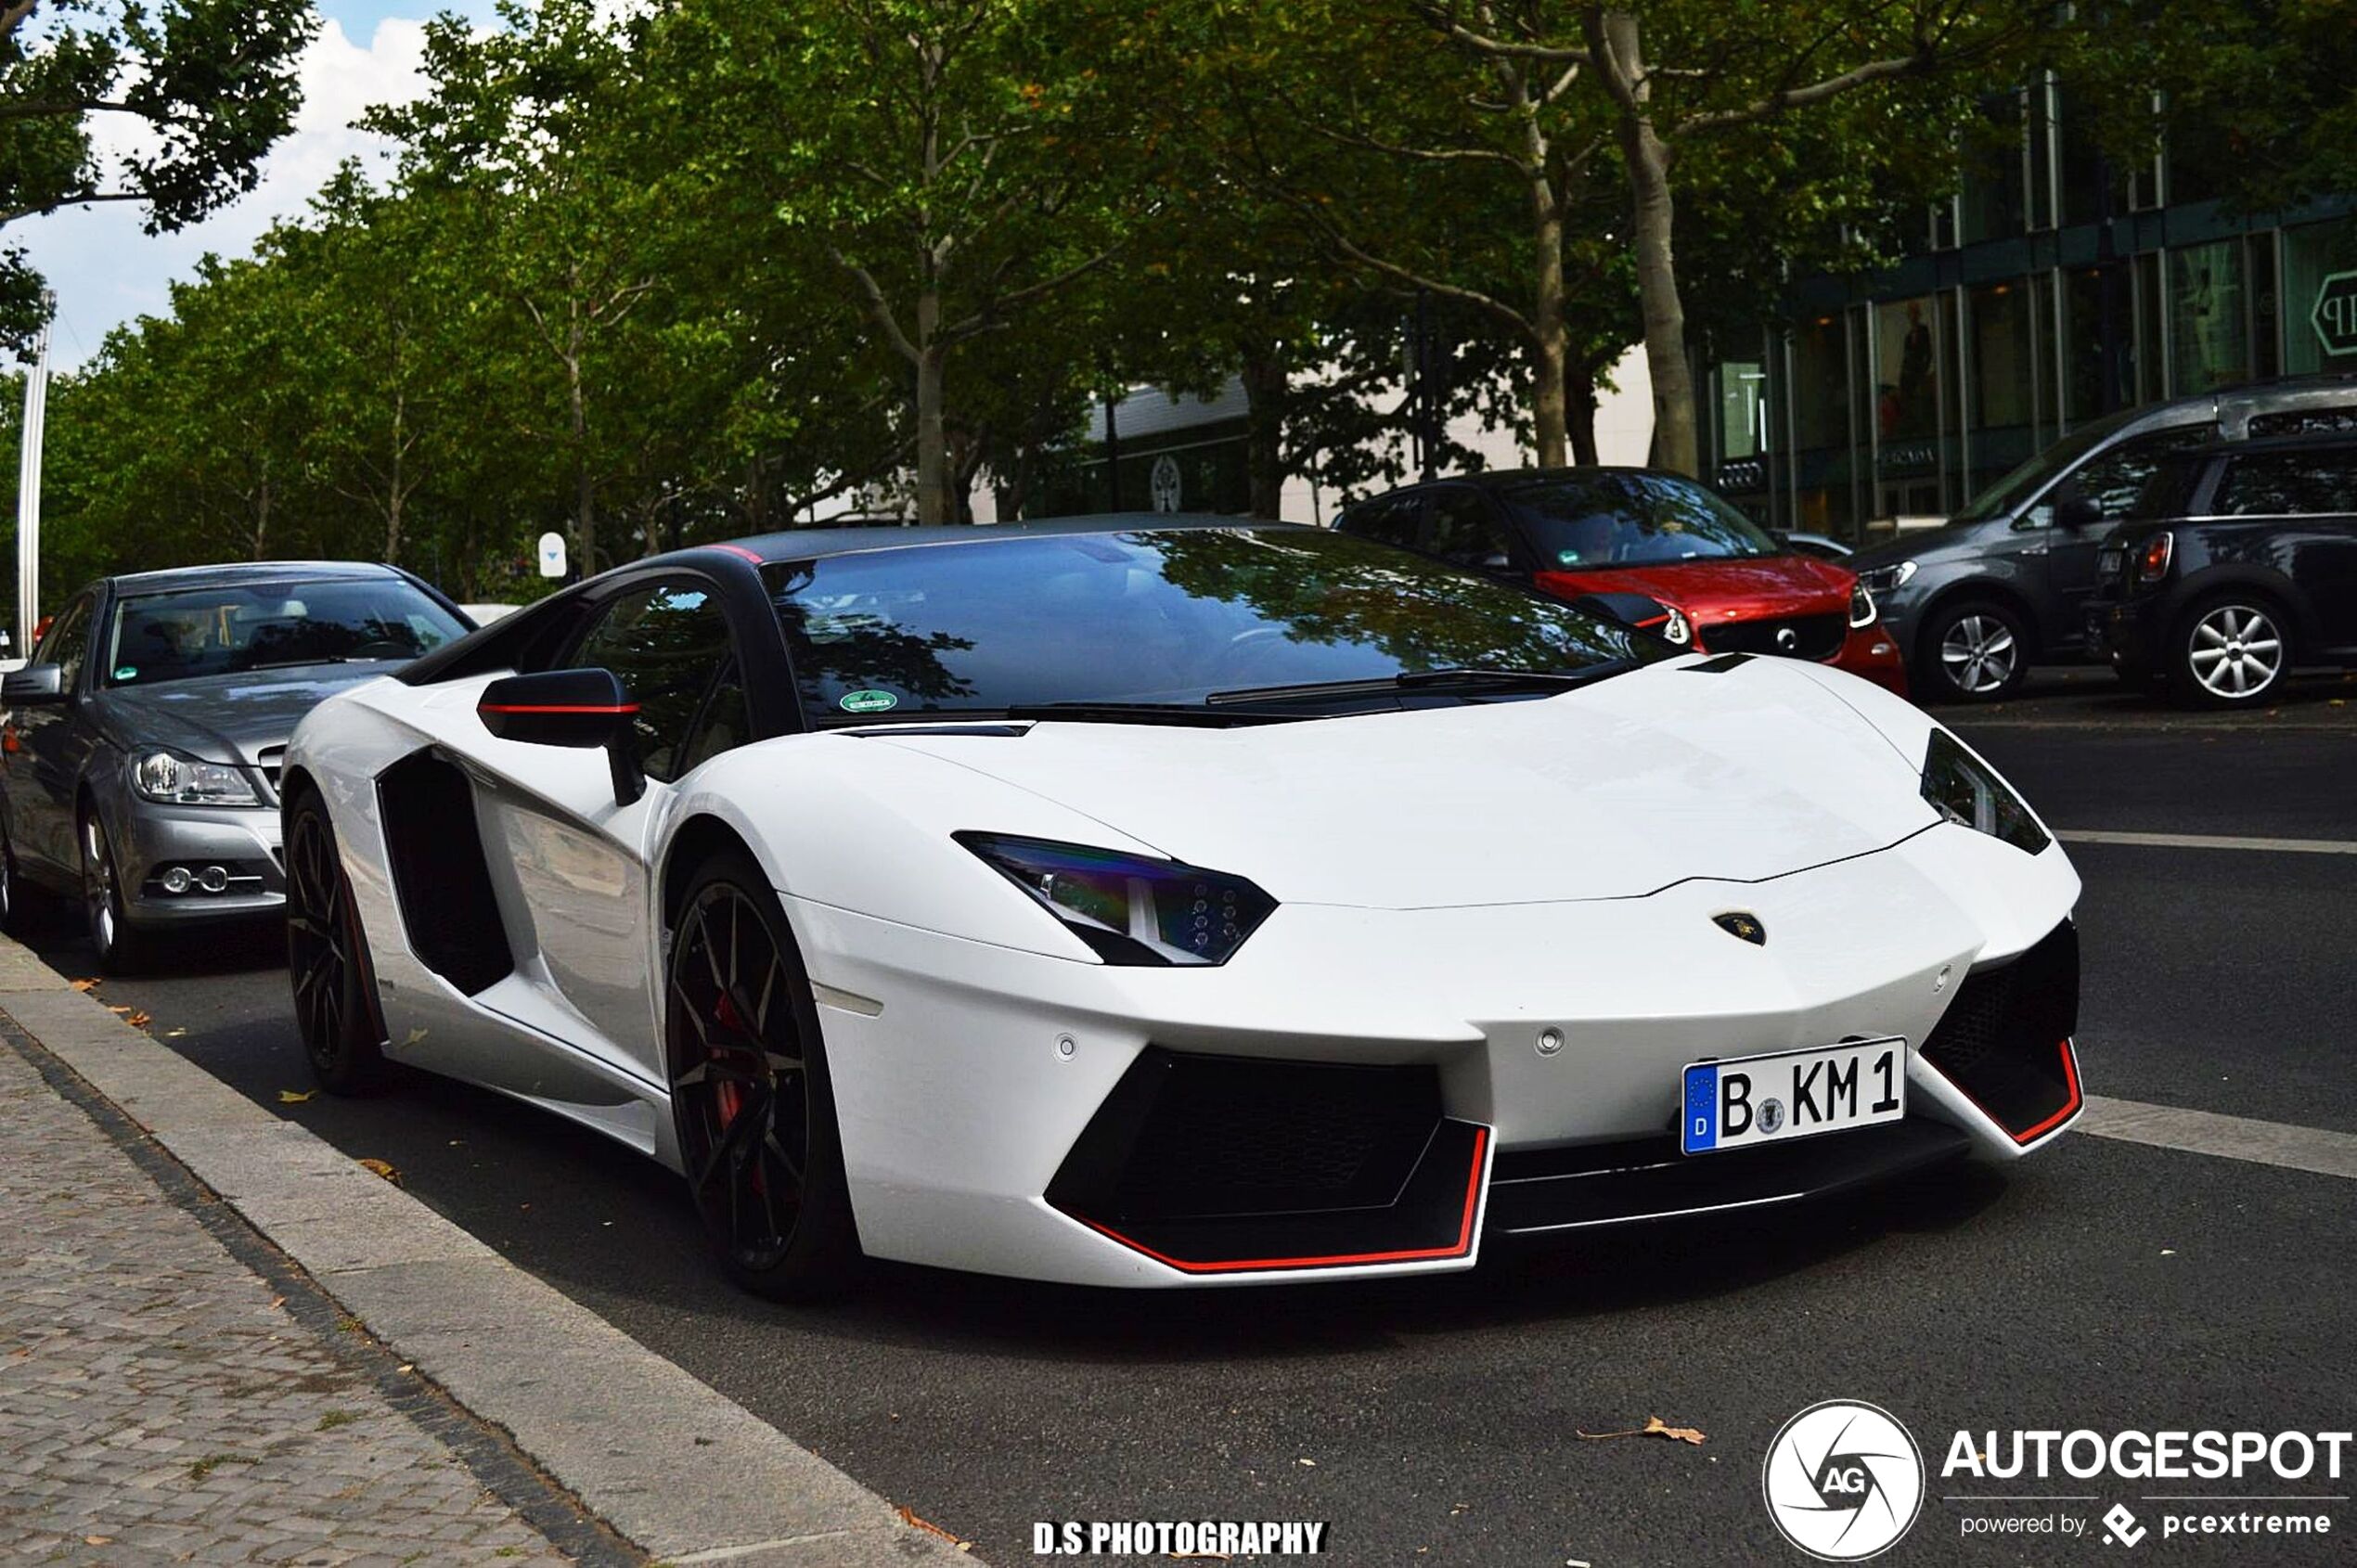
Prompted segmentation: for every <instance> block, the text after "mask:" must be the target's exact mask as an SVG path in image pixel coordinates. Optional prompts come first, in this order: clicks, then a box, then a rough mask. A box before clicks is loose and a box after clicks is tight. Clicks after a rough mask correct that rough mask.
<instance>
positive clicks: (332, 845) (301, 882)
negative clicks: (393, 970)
mask: <svg viewBox="0 0 2357 1568" xmlns="http://www.w3.org/2000/svg"><path fill="white" fill-rule="evenodd" d="M370 973H371V971H370V970H369V967H368V956H367V944H366V943H365V941H364V940H363V939H362V936H361V931H360V916H359V912H358V910H357V909H356V908H354V905H353V901H352V880H351V879H350V878H349V877H347V876H345V875H344V869H343V857H342V855H340V854H338V853H337V850H336V830H335V826H334V824H332V823H330V822H329V821H328V808H327V806H326V804H325V803H322V802H321V801H320V799H319V797H318V795H316V793H311V792H305V793H304V794H303V796H302V797H300V799H298V800H297V802H296V803H295V807H294V810H293V812H292V814H291V815H290V817H289V820H288V827H287V974H288V978H289V980H290V982H291V983H292V984H293V987H294V1009H295V1025H296V1028H297V1030H298V1032H299V1033H300V1034H301V1035H303V1055H305V1056H306V1057H308V1058H309V1059H310V1060H311V1072H312V1075H313V1076H314V1077H316V1078H317V1079H318V1080H319V1086H320V1087H322V1088H324V1089H326V1090H328V1092H329V1093H330V1094H360V1093H364V1092H366V1091H367V1090H368V1089H371V1088H373V1087H375V1086H377V1085H378V1084H379V1083H380V1082H381V1081H382V1080H383V1077H384V1071H385V1061H384V1051H383V1042H384V1026H383V1024H382V1023H381V1022H380V1020H379V1015H378V1011H377V1006H376V995H375V992H376V987H375V985H374V983H372V981H371V979H370Z"/></svg>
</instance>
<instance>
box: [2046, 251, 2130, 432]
mask: <svg viewBox="0 0 2357 1568" xmlns="http://www.w3.org/2000/svg"><path fill="white" fill-rule="evenodd" d="M2128 293H2129V290H2128V272H2127V269H2126V268H2125V267H2122V266H2119V265H2118V264H2114V265H2111V266H2103V267H2081V268H2080V269H2079V270H2078V271H2076V272H2073V273H2071V274H2069V275H2068V276H2067V278H2066V280H2065V282H2064V285H2063V326H2062V341H2063V377H2064V385H2063V418H2064V419H2065V421H2066V422H2067V423H2069V424H2074V425H2077V424H2083V423H2085V422H2086V421H2087V420H2089V419H2092V418H2095V417H2096V416H2097V415H2099V414H2106V413H2109V412H2110V411H2111V410H2112V409H2114V408H2117V407H2119V406H2120V404H2121V402H2122V401H2123V398H2124V397H2125V396H2126V395H2128V394H2129V393H2130V392H2132V389H2133V388H2134V387H2135V385H2136V332H2135V324H2134V323H2133V322H2132V320H2130V318H2129V314H2128Z"/></svg>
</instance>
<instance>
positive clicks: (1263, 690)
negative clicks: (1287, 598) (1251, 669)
mask: <svg viewBox="0 0 2357 1568" xmlns="http://www.w3.org/2000/svg"><path fill="white" fill-rule="evenodd" d="M1635 663H1636V661H1635V660H1633V659H1606V660H1603V661H1601V662H1597V663H1594V664H1591V665H1589V666H1587V667H1586V668H1585V669H1580V670H1500V669H1491V668H1488V667H1487V666H1482V665H1472V666H1460V667H1457V668H1452V669H1446V670H1402V671H1400V672H1399V673H1398V674H1397V675H1378V676H1375V677H1374V678H1372V679H1371V680H1346V681H1313V682H1310V683H1308V684H1307V685H1303V686H1250V687H1241V688H1237V689H1236V690H1233V691H1215V692H1213V693H1212V694H1211V695H1210V696H1208V697H1206V698H1204V704H1205V705H1206V706H1209V707H1225V706H1228V705H1230V704H1234V703H1244V702H1282V701H1285V700H1292V699H1298V698H1308V699H1312V700H1322V699H1325V698H1334V697H1387V696H1390V695H1392V694H1394V693H1396V692H1401V691H1420V690H1424V689H1427V688H1465V689H1471V690H1488V691H1514V690H1521V691H1568V690H1570V689H1571V688H1574V687H1578V686H1586V685H1587V684H1588V683H1589V682H1591V681H1597V680H1602V679H1604V677H1605V676H1606V675H1618V674H1620V672H1621V671H1623V670H1626V669H1629V668H1631V667H1633V666H1634V665H1635Z"/></svg>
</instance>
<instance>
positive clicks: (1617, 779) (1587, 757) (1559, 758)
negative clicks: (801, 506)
mask: <svg viewBox="0 0 2357 1568" xmlns="http://www.w3.org/2000/svg"><path fill="white" fill-rule="evenodd" d="M1782 664H1783V662H1782V661H1778V660H1764V659H1758V660H1750V661H1747V662H1744V663H1743V664H1741V665H1739V666H1737V667H1735V668H1732V669H1729V670H1725V671H1723V672H1721V673H1708V672H1706V671H1703V670H1699V669H1697V668H1696V667H1695V664H1694V662H1693V661H1690V660H1680V661H1675V662H1666V663H1660V664H1654V665H1649V666H1647V667H1645V668H1643V669H1642V670H1637V671H1633V672H1630V673H1629V674H1627V675H1619V676H1616V677H1613V678H1611V679H1608V680H1604V681H1602V682H1599V683H1598V684H1597V685H1595V686H1593V687H1589V688H1583V689H1580V690H1577V691H1571V692H1565V693H1564V694H1562V695H1559V696H1555V697H1552V698H1546V699H1541V700H1516V701H1500V702H1484V703H1475V704H1468V705H1465V706H1461V707H1445V708H1434V709H1423V710H1416V711H1411V712H1396V711H1395V712H1385V713H1368V714H1363V715H1358V716H1353V717H1349V718H1338V719H1320V720H1309V721H1305V722H1300V723H1290V724H1272V725H1261V726H1242V727H1237V728H1232V729H1203V728H1194V727H1188V726H1146V725H1097V724H1061V723H1052V722H1050V723H1040V724H1037V725H1034V726H1032V727H1031V728H1030V730H1029V732H1028V733H1027V734H1024V735H1023V736H1022V737H1021V738H1019V739H1018V738H1009V737H1004V736H1003V735H1002V736H999V737H995V738H983V737H978V736H974V735H971V734H966V735H950V734H938V735H924V734H915V733H911V734H907V735H892V736H890V737H889V738H888V739H889V743H891V744H895V745H899V746H904V747H908V748H910V749H912V750H916V751H920V752H925V753H928V754H930V755H932V756H934V757H937V758H939V759H941V760H942V761H944V762H946V763H950V764H955V765H959V766H961V767H966V768H971V769H974V770H976V771H978V772H981V773H984V774H986V775H988V776H990V777H992V778H998V779H999V780H1001V781H1003V782H1005V783H1008V784H1011V785H1014V786H1016V787H1018V788H1021V789H1023V790H1027V791H1029V792H1032V793H1034V794H1037V795H1041V796H1045V797H1047V798H1049V799H1050V800H1052V801H1055V802H1057V803H1060V804H1062V805H1063V806H1065V807H1068V808H1070V809H1072V810H1074V811H1076V812H1079V813H1083V814H1085V815H1087V816H1090V817H1093V818H1095V819H1096V820H1098V821H1100V822H1102V823H1104V824H1105V825H1106V826H1107V827H1109V828H1111V829H1114V830H1116V831H1118V832H1119V833H1121V834H1123V835H1126V836H1127V837H1128V838H1129V839H1132V840H1135V841H1136V842H1140V843H1145V844H1150V845H1153V847H1155V848H1156V849H1158V850H1159V851H1160V852H1161V853H1163V854H1165V855H1169V856H1170V857H1172V858H1173V859H1177V860H1181V861H1185V862H1187V863H1189V864H1191V865H1197V866H1203V867H1206V868H1213V869H1217V870H1221V871H1228V872H1231V873H1234V874H1237V875H1241V876H1244V877H1249V878H1250V879H1252V880H1254V881H1256V882H1257V883H1259V884H1260V885H1261V886H1262V887H1263V888H1265V889H1266V890H1267V891H1268V892H1269V893H1270V894H1271V895H1272V896H1274V897H1276V898H1277V899H1278V900H1280V901H1281V902H1288V903H1323V904H1338V905H1353V906H1366V907H1381V908H1422V907H1438V906H1466V905H1484V904H1518V903H1540V902H1552V901H1560V900H1568V899H1597V898H1631V897H1641V896H1642V895H1644V894H1646V893H1654V892H1656V891H1658V890H1659V889H1661V888H1664V887H1667V886H1668V885H1670V884H1672V883H1675V882H1680V881H1683V880H1689V879H1692V878H1714V879H1725V880H1731V881H1737V882H1747V881H1758V880H1762V879H1765V878H1769V877H1775V876H1781V875H1784V874H1785V873H1788V872H1792V871H1797V870H1802V869H1805V868H1809V867H1812V866H1819V865H1823V864H1825V863H1826V862H1829V861H1834V860H1840V859H1845V858H1848V857H1849V856H1852V855H1863V854H1867V853H1870V852H1872V851H1874V850H1878V849H1883V848H1886V847H1887V846H1889V845H1891V844H1893V843H1896V842H1899V841H1900V840H1901V839H1904V838H1907V837H1908V836H1910V835H1911V834H1913V833H1915V832H1917V831H1920V830H1921V829H1924V828H1926V827H1927V826H1929V825H1930V824H1931V823H1932V822H1933V821H1934V820H1936V818H1935V816H1934V815H1933V813H1932V810H1931V808H1930V807H1929V806H1927V805H1926V804H1925V803H1924V802H1923V800H1922V798H1921V796H1920V794H1919V793H1918V790H1917V772H1916V765H1915V764H1914V763H1913V762H1911V761H1909V760H1908V759H1907V758H1905V757H1903V756H1901V755H1900V752H1899V751H1898V749H1897V748H1896V747H1895V746H1894V745H1893V744H1892V743H1891V742H1890V741H1889V740H1887V739H1885V738H1884V736H1883V734H1882V732H1881V731H1879V730H1877V729H1875V728H1874V726H1871V725H1869V724H1868V723H1867V722H1866V721H1865V720H1864V719H1863V718H1861V716H1860V714H1859V713H1857V712H1856V711H1855V710H1853V709H1852V708H1851V707H1850V706H1849V705H1848V703H1847V702H1846V701H1844V700H1842V698H1841V697H1840V696H1839V695H1837V693H1838V692H1839V690H1840V686H1839V685H1838V684H1834V685H1828V684H1825V683H1822V682H1820V681H1818V680H1814V679H1811V678H1810V674H1809V673H1807V672H1805V671H1804V670H1802V669H1800V668H1798V667H1795V668H1790V669H1786V668H1783V667H1781V666H1782ZM1846 678H1847V677H1843V679H1846ZM878 739H886V738H885V737H882V736H879V737H878ZM955 826H957V827H960V828H966V829H983V830H991V829H994V828H996V827H997V826H998V825H997V824H994V823H992V822H988V821H979V820H977V821H972V822H960V823H957V824H956V825H955Z"/></svg>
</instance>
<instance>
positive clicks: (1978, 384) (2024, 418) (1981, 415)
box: [1969, 278, 2036, 431]
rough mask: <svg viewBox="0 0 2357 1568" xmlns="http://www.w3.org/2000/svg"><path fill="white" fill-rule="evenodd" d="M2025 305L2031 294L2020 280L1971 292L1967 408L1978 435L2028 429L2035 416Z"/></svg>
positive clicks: (2026, 309) (2030, 352) (2026, 305)
mask: <svg viewBox="0 0 2357 1568" xmlns="http://www.w3.org/2000/svg"><path fill="white" fill-rule="evenodd" d="M2029 305H2030V297H2029V289H2027V288H2026V287H2024V284H2023V281H2022V280H2021V279H2018V278H2016V279H2013V280H2011V281H2008V282H2004V283H1992V284H1990V285H1989V286H1988V287H1987V288H1983V289H1974V290H1973V291H1972V294H1971V310H1972V388H1971V402H1970V404H1969V406H1970V407H1971V409H1972V422H1973V428H1974V429H1975V430H1976V431H1979V430H1986V429H1988V428H1989V427H1990V426H1991V425H2027V424H2029V422H2030V420H2031V418H2033V416H2034V414H2035V410H2036V402H2035V398H2036V394H2035V393H2034V392H2032V391H2031V386H2030V361H2031V355H2032V353H2034V346H2033V344H2032V343H2031V341H2030V330H2029Z"/></svg>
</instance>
